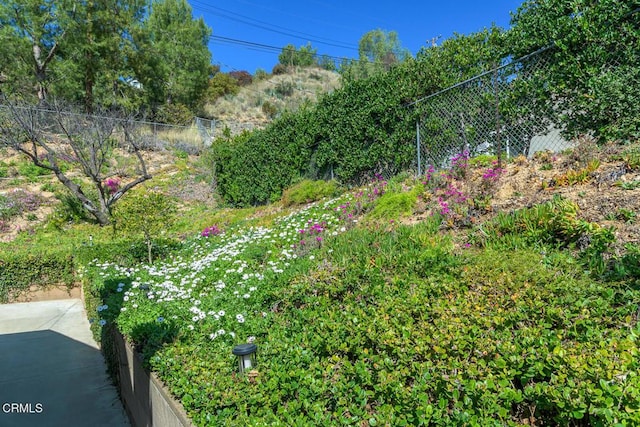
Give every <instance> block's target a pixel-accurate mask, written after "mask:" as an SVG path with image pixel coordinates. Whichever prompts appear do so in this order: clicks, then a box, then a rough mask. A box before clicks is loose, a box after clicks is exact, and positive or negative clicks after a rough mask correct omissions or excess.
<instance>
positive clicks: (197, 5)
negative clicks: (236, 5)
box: [191, 0, 358, 51]
mask: <svg viewBox="0 0 640 427" xmlns="http://www.w3.org/2000/svg"><path fill="white" fill-rule="evenodd" d="M191 3H192V4H193V6H192V7H193V8H194V9H197V10H200V11H202V12H206V13H210V14H212V15H215V16H220V17H223V18H226V19H229V20H231V21H235V22H240V23H242V24H245V25H249V26H251V27H255V28H260V29H263V30H265V31H270V32H273V33H277V34H282V35H286V36H290V37H295V38H297V39H301V40H307V41H312V42H315V43H319V44H323V45H327V46H333V47H339V48H343V49H349V50H354V51H357V50H358V48H357V47H354V45H353V44H349V43H345V42H341V41H338V40H332V39H329V38H326V37H321V36H316V35H313V34H308V33H304V32H301V31H296V30H292V29H290V28H285V27H281V26H279V25H273V24H269V23H268V22H264V21H260V20H257V19H253V18H250V17H248V16H244V15H240V14H238V13H235V12H232V11H229V10H226V9H222V8H219V7H214V6H209V5H207V4H206V3H205V4H201V2H199V1H197V0H191ZM323 40H324V41H323Z"/></svg>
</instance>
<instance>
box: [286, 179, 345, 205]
mask: <svg viewBox="0 0 640 427" xmlns="http://www.w3.org/2000/svg"><path fill="white" fill-rule="evenodd" d="M337 192H338V184H337V183H336V182H335V181H311V180H309V179H305V180H302V181H300V182H299V183H297V184H295V185H293V186H292V187H289V188H288V189H286V190H285V191H284V193H283V194H282V205H283V206H292V205H301V204H304V203H311V202H315V201H317V200H320V199H322V198H324V197H329V196H335V195H336V194H337Z"/></svg>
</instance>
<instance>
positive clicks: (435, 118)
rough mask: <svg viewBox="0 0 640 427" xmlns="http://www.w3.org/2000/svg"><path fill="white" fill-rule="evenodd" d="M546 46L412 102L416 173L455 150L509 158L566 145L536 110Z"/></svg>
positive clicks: (445, 161)
mask: <svg viewBox="0 0 640 427" xmlns="http://www.w3.org/2000/svg"><path fill="white" fill-rule="evenodd" d="M550 49H551V48H545V49H541V50H539V51H537V52H534V53H532V54H530V55H527V56H525V57H522V58H520V59H517V60H513V61H510V62H508V63H506V64H503V65H501V66H499V67H495V68H494V69H492V70H490V71H487V72H485V73H483V74H480V75H478V76H476V77H473V78H471V79H469V80H466V81H463V82H461V83H458V84H456V85H454V86H451V87H449V88H447V89H444V90H442V91H440V92H437V93H434V94H432V95H429V96H426V97H424V98H421V99H419V100H417V101H415V102H413V103H412V105H415V107H416V108H418V111H419V117H420V118H419V120H418V123H417V125H416V157H417V171H418V174H419V175H420V174H422V173H423V172H424V171H425V166H427V165H433V166H434V167H436V168H444V167H448V166H449V165H450V162H451V159H452V158H453V157H454V156H455V155H456V154H459V153H463V152H468V153H469V155H470V156H471V157H473V156H477V155H481V154H492V155H498V154H500V155H503V156H504V157H506V158H511V157H515V156H519V155H524V156H527V157H530V156H532V155H533V154H534V153H535V152H536V151H542V150H550V151H555V152H557V151H561V150H564V149H567V148H569V147H571V144H570V142H568V141H566V140H565V139H563V138H562V136H561V135H560V131H559V129H558V128H557V127H555V126H554V125H553V123H552V122H551V121H550V120H548V119H546V118H545V116H544V115H543V114H541V111H542V108H543V107H541V106H539V105H537V103H536V96H535V91H536V90H538V89H539V88H540V87H541V86H540V85H541V82H540V81H539V79H540V77H539V76H540V75H541V74H540V73H538V71H539V70H540V69H542V68H544V67H547V66H548V65H549V62H550V55H549V53H550Z"/></svg>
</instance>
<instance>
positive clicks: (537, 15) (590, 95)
mask: <svg viewBox="0 0 640 427" xmlns="http://www.w3.org/2000/svg"><path fill="white" fill-rule="evenodd" d="M638 6H639V3H638V1H637V0H537V1H532V0H529V1H526V2H524V3H523V4H522V6H520V8H519V9H518V11H517V12H516V14H515V15H514V16H513V18H512V29H511V30H510V32H509V45H510V46H511V52H510V53H511V54H512V55H513V56H514V57H518V56H522V55H526V54H529V53H531V52H534V51H536V50H538V49H540V48H544V47H549V49H548V51H547V52H546V53H545V57H544V58H545V60H546V61H547V65H546V66H545V67H542V68H540V69H539V70H538V71H536V75H537V77H538V79H539V81H540V82H541V84H540V86H539V96H538V97H537V98H536V101H537V102H540V103H541V104H544V105H545V106H546V107H547V108H548V110H549V111H550V112H551V113H550V114H552V115H553V117H560V118H561V119H560V124H561V125H562V126H563V127H564V130H565V134H567V135H568V136H570V137H571V136H576V135H579V134H583V133H587V134H593V135H594V136H596V137H597V138H599V139H600V140H608V139H627V138H632V137H636V138H637V137H638V136H640V130H639V129H640V90H639V89H638V88H639V87H640V67H638V64H639V63H640V25H639V24H638V22H639V17H640V11H639V8H638Z"/></svg>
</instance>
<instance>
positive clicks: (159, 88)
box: [133, 0, 211, 109]
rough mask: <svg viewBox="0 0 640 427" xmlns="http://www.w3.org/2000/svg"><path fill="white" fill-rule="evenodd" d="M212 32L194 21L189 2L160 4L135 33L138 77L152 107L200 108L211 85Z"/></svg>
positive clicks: (178, 0) (169, 0)
mask: <svg viewBox="0 0 640 427" xmlns="http://www.w3.org/2000/svg"><path fill="white" fill-rule="evenodd" d="M210 36H211V29H210V28H209V27H207V25H206V24H205V22H204V20H203V19H202V18H199V19H193V17H192V10H191V7H190V6H189V4H188V3H187V2H186V0H160V1H155V2H153V3H152V5H151V12H150V13H149V17H148V18H147V20H146V21H144V22H143V23H142V24H141V25H140V26H139V27H138V28H136V29H135V30H134V32H133V40H134V42H135V45H136V55H137V56H136V60H135V66H134V68H135V71H136V76H137V77H138V79H139V80H140V82H141V83H142V85H143V87H144V88H145V91H146V92H147V96H148V100H149V103H150V104H151V105H152V106H154V107H155V106H158V105H161V104H164V103H178V104H184V105H186V106H188V107H189V108H191V109H194V108H196V107H197V106H198V105H199V103H200V102H201V101H202V100H203V96H204V95H205V92H206V90H207V87H208V84H209V76H210V72H211V66H210V63H211V53H210V52H209V49H208V47H207V45H208V43H209V37H210Z"/></svg>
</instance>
